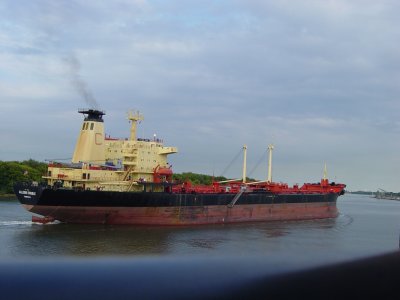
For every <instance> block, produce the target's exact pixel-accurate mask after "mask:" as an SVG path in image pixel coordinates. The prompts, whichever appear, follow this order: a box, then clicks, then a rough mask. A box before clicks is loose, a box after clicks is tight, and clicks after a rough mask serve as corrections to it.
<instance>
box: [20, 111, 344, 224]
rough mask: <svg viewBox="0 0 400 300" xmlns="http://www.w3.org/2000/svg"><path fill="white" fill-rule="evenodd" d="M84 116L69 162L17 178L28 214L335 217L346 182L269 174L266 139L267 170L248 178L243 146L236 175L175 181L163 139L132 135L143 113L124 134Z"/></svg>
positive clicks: (45, 218) (205, 220) (96, 116)
mask: <svg viewBox="0 0 400 300" xmlns="http://www.w3.org/2000/svg"><path fill="white" fill-rule="evenodd" d="M78 112H79V113H81V114H83V116H84V121H83V124H82V127H81V129H80V133H79V136H78V140H77V143H76V146H75V150H74V153H73V157H72V160H71V162H68V163H61V162H49V164H48V169H47V173H46V174H45V175H44V176H43V182H18V183H16V184H15V185H14V192H15V194H16V196H17V198H18V200H19V201H20V202H21V204H22V205H23V206H24V207H25V209H27V210H28V211H30V212H31V213H33V214H34V215H33V216H32V220H33V221H34V222H41V223H47V222H53V221H60V222H66V223H88V224H134V225H199V224H223V223H240V222H258V221H276V220H306V219H322V218H334V217H336V216H337V215H338V210H337V207H336V201H337V198H338V197H339V196H340V195H343V194H344V191H345V187H346V185H345V184H339V183H334V182H329V180H328V179H327V178H326V177H327V176H326V168H325V171H324V176H323V178H322V179H321V181H320V182H317V183H305V184H303V185H301V186H299V185H293V186H288V184H285V183H280V182H274V181H273V180H272V150H273V145H269V146H268V150H269V164H268V172H267V176H266V177H267V178H266V180H263V181H251V182H247V181H246V152H247V147H246V146H244V147H243V172H242V177H241V178H240V179H232V180H226V181H219V182H218V181H213V182H212V184H211V185H193V184H191V182H176V181H174V179H173V171H172V166H171V165H169V163H168V159H167V158H168V155H170V154H173V153H177V152H178V149H177V148H176V147H167V146H164V143H163V141H162V140H161V139H159V138H157V137H156V135H154V137H153V138H150V139H142V138H137V136H136V135H137V125H138V123H139V122H140V121H142V120H143V119H144V118H143V115H142V114H140V113H139V112H138V111H135V112H132V111H131V112H129V113H128V120H129V121H130V123H131V128H130V137H129V138H124V139H119V138H113V137H111V136H110V135H105V131H104V120H103V116H104V115H105V112H104V111H101V110H97V109H80V110H79V111H78Z"/></svg>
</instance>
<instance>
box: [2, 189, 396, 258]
mask: <svg viewBox="0 0 400 300" xmlns="http://www.w3.org/2000/svg"><path fill="white" fill-rule="evenodd" d="M338 208H339V210H340V215H339V217H338V218H336V219H327V220H313V221H292V222H270V223H251V224H234V225H216V226H215V225H213V226H199V227H147V226H140V227H135V226H114V225H113V226H111V225H106V226H105V225H76V224H62V223H55V224H54V223H53V224H46V225H41V224H33V223H31V221H30V219H31V214H30V213H28V212H26V211H25V210H24V209H23V208H22V206H20V205H19V203H18V202H17V201H16V200H2V201H0V260H2V261H7V260H10V259H11V260H12V259H17V260H18V259H20V258H24V259H27V258H28V259H37V258H43V257H46V258H47V257H53V258H54V257H55V258H59V257H63V258H71V257H72V258H73V257H76V258H78V257H79V258H82V257H96V258H98V257H107V258H109V257H135V258H138V257H141V256H146V257H149V256H150V257H186V258H188V257H189V258H190V257H195V256H202V257H214V258H218V257H226V256H239V257H252V256H259V257H265V259H274V258H277V259H280V260H284V259H286V258H287V259H289V260H290V261H293V262H301V263H303V264H305V265H312V264H313V263H314V262H315V261H319V262H336V261H345V260H346V261H347V260H351V259H354V258H361V257H367V256H371V255H376V254H382V253H386V252H392V251H396V250H398V249H399V234H400V201H391V200H377V199H374V198H370V197H367V196H360V195H351V194H347V195H344V196H342V197H340V198H339V200H338Z"/></svg>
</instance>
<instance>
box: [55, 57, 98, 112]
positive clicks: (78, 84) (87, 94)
mask: <svg viewBox="0 0 400 300" xmlns="http://www.w3.org/2000/svg"><path fill="white" fill-rule="evenodd" d="M63 61H64V62H65V63H66V64H67V66H68V67H69V73H70V76H71V83H72V85H73V87H74V88H75V89H76V91H77V92H78V94H79V95H80V96H81V97H82V98H83V99H84V100H85V102H86V104H87V105H89V107H90V108H94V109H98V107H99V105H98V104H97V101H96V99H95V98H94V96H93V94H92V92H91V91H90V89H89V87H88V86H87V84H86V82H85V81H84V80H83V79H82V77H81V75H80V70H81V64H80V62H79V60H78V59H77V58H76V56H75V55H69V56H67V57H64V59H63Z"/></svg>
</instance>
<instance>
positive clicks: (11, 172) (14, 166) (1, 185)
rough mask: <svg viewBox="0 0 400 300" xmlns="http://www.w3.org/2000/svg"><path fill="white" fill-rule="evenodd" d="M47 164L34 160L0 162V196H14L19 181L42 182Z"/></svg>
mask: <svg viewBox="0 0 400 300" xmlns="http://www.w3.org/2000/svg"><path fill="white" fill-rule="evenodd" d="M46 170H47V164H46V163H42V162H38V161H36V160H33V159H29V160H24V161H21V162H18V161H1V160H0V194H12V193H13V185H14V183H15V182H17V181H41V179H42V176H43V175H44V174H45V173H46Z"/></svg>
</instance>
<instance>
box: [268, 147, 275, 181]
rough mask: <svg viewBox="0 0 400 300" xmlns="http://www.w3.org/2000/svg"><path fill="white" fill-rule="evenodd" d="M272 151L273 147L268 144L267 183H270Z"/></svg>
mask: <svg viewBox="0 0 400 300" xmlns="http://www.w3.org/2000/svg"><path fill="white" fill-rule="evenodd" d="M272 150H274V145H273V144H269V145H268V151H269V155H268V178H267V181H268V182H272Z"/></svg>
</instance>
